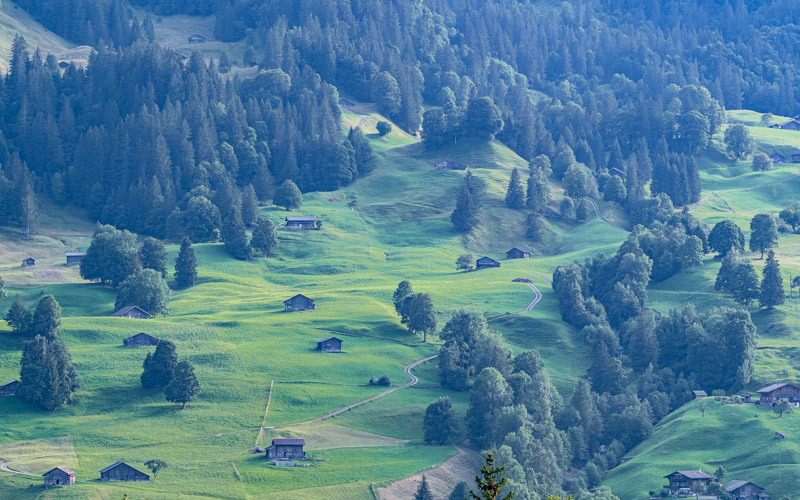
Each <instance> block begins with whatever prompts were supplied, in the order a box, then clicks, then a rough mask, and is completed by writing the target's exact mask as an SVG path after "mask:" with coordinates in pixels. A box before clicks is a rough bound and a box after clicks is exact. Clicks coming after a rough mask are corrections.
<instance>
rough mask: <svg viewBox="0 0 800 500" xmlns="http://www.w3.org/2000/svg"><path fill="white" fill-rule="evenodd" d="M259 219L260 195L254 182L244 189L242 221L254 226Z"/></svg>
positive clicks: (246, 224) (248, 225)
mask: <svg viewBox="0 0 800 500" xmlns="http://www.w3.org/2000/svg"><path fill="white" fill-rule="evenodd" d="M256 220H258V197H257V196H256V190H255V188H253V185H252V184H248V185H247V186H245V187H244V190H242V222H244V225H245V226H247V227H252V226H253V224H255V222H256Z"/></svg>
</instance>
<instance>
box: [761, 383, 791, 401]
mask: <svg viewBox="0 0 800 500" xmlns="http://www.w3.org/2000/svg"><path fill="white" fill-rule="evenodd" d="M758 393H759V394H760V395H761V400H760V401H759V404H760V405H761V406H775V403H777V402H778V401H781V400H783V401H788V402H789V403H791V404H792V406H800V388H798V387H797V386H796V385H794V384H790V383H788V382H783V383H779V384H772V385H768V386H767V387H764V388H763V389H759V390H758Z"/></svg>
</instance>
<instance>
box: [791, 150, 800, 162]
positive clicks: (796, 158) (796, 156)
mask: <svg viewBox="0 0 800 500" xmlns="http://www.w3.org/2000/svg"><path fill="white" fill-rule="evenodd" d="M792 163H800V151H795V152H794V153H792Z"/></svg>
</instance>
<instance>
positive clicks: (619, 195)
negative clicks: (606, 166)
mask: <svg viewBox="0 0 800 500" xmlns="http://www.w3.org/2000/svg"><path fill="white" fill-rule="evenodd" d="M627 197H628V192H627V191H626V190H625V184H624V183H623V182H622V178H621V177H619V176H617V175H612V176H611V177H609V178H608V181H607V182H606V184H605V186H604V187H603V199H604V200H606V201H613V202H615V203H622V202H623V201H625V199H627Z"/></svg>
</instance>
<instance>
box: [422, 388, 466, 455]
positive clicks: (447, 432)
mask: <svg viewBox="0 0 800 500" xmlns="http://www.w3.org/2000/svg"><path fill="white" fill-rule="evenodd" d="M422 429H423V432H424V435H425V437H424V440H425V442H426V443H433V444H445V443H447V442H448V441H449V440H450V438H452V437H453V436H455V435H456V433H457V432H458V421H457V420H456V417H455V413H453V405H452V403H451V402H450V398H449V397H447V396H443V397H440V398H439V399H437V400H436V401H434V402H432V403H431V404H429V405H428V408H427V409H426V410H425V418H424V419H423V421H422Z"/></svg>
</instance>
